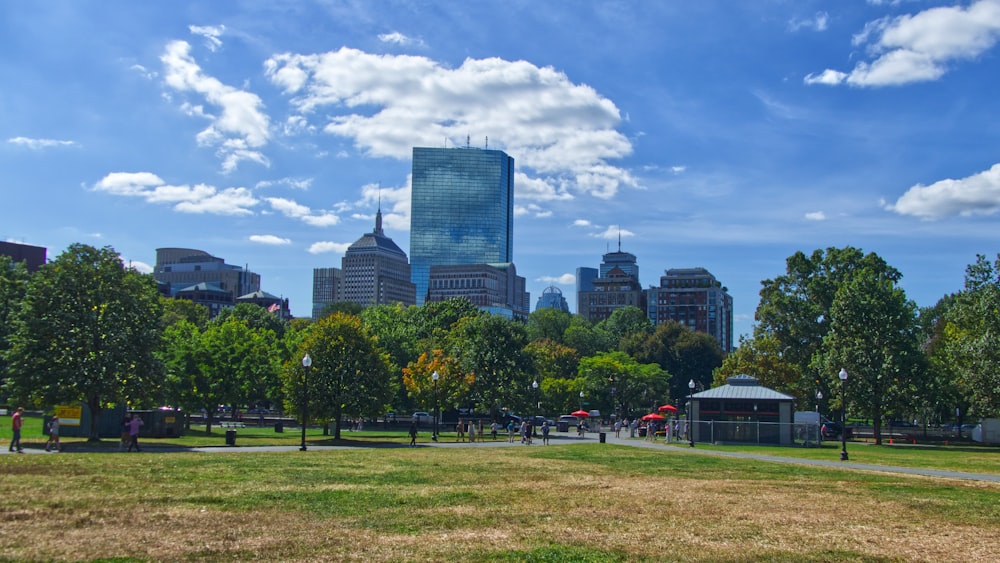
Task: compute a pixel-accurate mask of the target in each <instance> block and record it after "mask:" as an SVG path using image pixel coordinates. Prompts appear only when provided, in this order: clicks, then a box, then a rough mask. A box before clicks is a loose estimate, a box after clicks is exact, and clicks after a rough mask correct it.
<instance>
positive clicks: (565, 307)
mask: <svg viewBox="0 0 1000 563" xmlns="http://www.w3.org/2000/svg"><path fill="white" fill-rule="evenodd" d="M539 309H558V310H560V311H565V312H567V313H568V312H569V303H567V302H566V298H565V297H563V294H562V290H561V289H559V288H558V287H556V286H554V285H550V286H549V287H547V288H545V290H544V291H542V296H541V297H539V298H538V302H537V303H535V310H536V311H537V310H539Z"/></svg>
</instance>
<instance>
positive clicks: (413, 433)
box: [410, 420, 417, 448]
mask: <svg viewBox="0 0 1000 563" xmlns="http://www.w3.org/2000/svg"><path fill="white" fill-rule="evenodd" d="M416 446H417V421H415V420H414V421H413V422H411V423H410V447H411V448H414V447H416Z"/></svg>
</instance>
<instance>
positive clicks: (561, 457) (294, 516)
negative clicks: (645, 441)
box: [0, 431, 1000, 562]
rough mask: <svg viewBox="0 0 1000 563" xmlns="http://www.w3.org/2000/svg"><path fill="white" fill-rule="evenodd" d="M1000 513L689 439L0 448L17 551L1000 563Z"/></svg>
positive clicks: (7, 551) (994, 489)
mask: <svg viewBox="0 0 1000 563" xmlns="http://www.w3.org/2000/svg"><path fill="white" fill-rule="evenodd" d="M241 432H242V431H241ZM272 432H273V431H272ZM317 438H318V437H317ZM248 439H249V438H248ZM382 441H383V442H384V441H385V438H383V440H382ZM400 441H402V439H401V438H400ZM802 449H803V450H804V448H802ZM885 449H889V448H885ZM787 450H789V449H787V448H786V449H782V451H787ZM758 451H760V450H758ZM819 451H822V450H819ZM826 451H827V452H828V453H829V452H832V451H833V450H832V449H831V450H826ZM872 451H874V450H872ZM762 453H763V452H762ZM859 455H861V454H859ZM931 455H932V456H933V455H935V454H931ZM998 528H1000V485H998V484H990V483H979V482H960V481H953V480H946V479H934V478H925V477H907V476H896V475H887V474H875V473H865V472H855V471H845V470H841V469H820V468H811V467H804V466H797V465H788V464H777V463H761V462H755V461H749V460H738V459H725V458H716V457H715V456H700V455H688V453H687V452H685V451H684V450H682V449H681V448H677V449H667V450H664V451H649V450H645V449H640V448H632V447H628V446H617V445H611V444H596V443H589V444H567V445H553V446H548V447H543V446H532V447H510V448H478V447H462V448H457V449H456V448H406V447H396V448H386V447H383V448H366V449H350V450H327V451H310V452H298V451H293V452H278V453H240V454H238V455H212V454H205V453H169V454H166V453H165V454H131V455H129V454H111V455H108V454H98V453H81V454H60V455H47V456H42V455H22V456H17V455H3V456H0V560H4V561H32V560H44V561H49V560H66V561H69V560H72V561H88V560H114V561H131V560H160V561H175V560H207V561H217V560H251V559H257V560H268V561H316V560H355V561H427V560H431V561H454V560H462V561H559V562H562V561H670V560H704V561H715V560H724V561H995V560H996V556H997V554H998V553H1000V538H998V537H997V534H996V530H997V529H998Z"/></svg>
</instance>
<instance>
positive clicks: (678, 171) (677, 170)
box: [670, 166, 687, 174]
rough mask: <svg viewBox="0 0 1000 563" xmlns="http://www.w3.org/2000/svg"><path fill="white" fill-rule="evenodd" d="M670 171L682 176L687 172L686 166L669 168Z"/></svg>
mask: <svg viewBox="0 0 1000 563" xmlns="http://www.w3.org/2000/svg"><path fill="white" fill-rule="evenodd" d="M670 171H671V172H673V173H674V174H682V173H684V172H685V171H687V166H671V167H670Z"/></svg>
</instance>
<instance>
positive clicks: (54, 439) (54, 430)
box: [45, 414, 62, 452]
mask: <svg viewBox="0 0 1000 563" xmlns="http://www.w3.org/2000/svg"><path fill="white" fill-rule="evenodd" d="M53 447H55V449H56V451H57V452H59V451H62V444H60V443H59V415H57V414H54V415H52V420H50V421H49V441H48V442H45V451H47V452H51V451H52V448H53Z"/></svg>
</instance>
